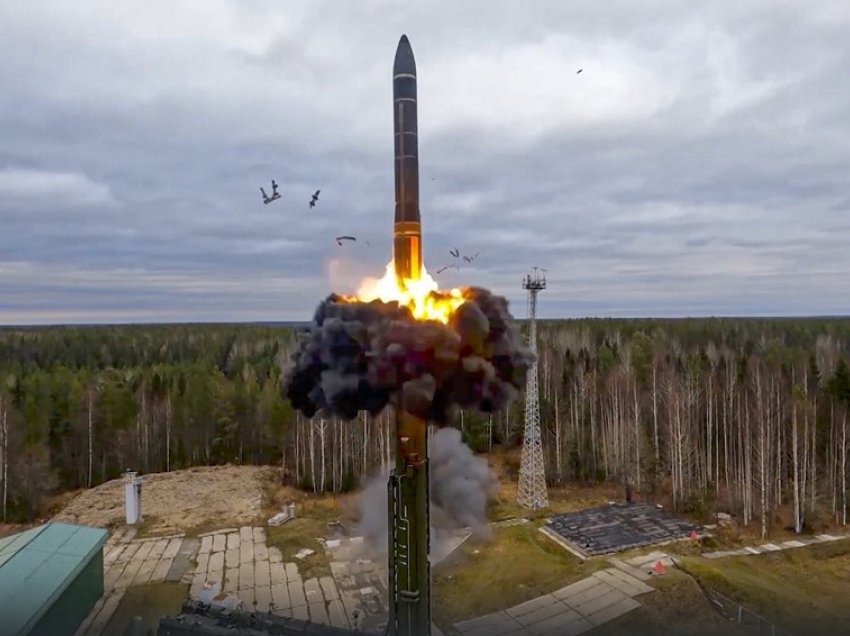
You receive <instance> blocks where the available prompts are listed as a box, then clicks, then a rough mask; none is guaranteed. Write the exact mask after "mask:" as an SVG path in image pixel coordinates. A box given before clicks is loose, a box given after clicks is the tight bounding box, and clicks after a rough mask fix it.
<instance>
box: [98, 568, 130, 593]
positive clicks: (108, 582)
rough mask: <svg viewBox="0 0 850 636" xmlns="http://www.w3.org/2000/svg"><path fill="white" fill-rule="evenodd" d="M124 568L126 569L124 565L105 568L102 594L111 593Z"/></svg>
mask: <svg viewBox="0 0 850 636" xmlns="http://www.w3.org/2000/svg"><path fill="white" fill-rule="evenodd" d="M125 567H127V564H126V563H113V564H112V565H110V566H109V567H108V568H106V571H105V572H104V575H103V589H104V592H106V591H111V590H112V588H114V587H115V584H116V583H117V582H118V579H119V578H120V577H121V573H122V572H124V568H125Z"/></svg>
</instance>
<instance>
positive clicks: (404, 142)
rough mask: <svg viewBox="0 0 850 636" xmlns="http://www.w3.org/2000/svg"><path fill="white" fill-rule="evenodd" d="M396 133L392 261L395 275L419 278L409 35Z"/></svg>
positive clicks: (400, 70)
mask: <svg viewBox="0 0 850 636" xmlns="http://www.w3.org/2000/svg"><path fill="white" fill-rule="evenodd" d="M393 130H394V132H395V221H394V223H393V262H394V263H395V272H396V278H398V279H399V281H404V279H412V280H419V276H420V273H421V270H422V221H421V219H420V217H419V140H418V136H417V125H416V60H415V59H413V49H412V48H411V47H410V41H409V40H408V39H407V36H406V35H402V36H401V39H400V40H399V42H398V47H397V48H396V52H395V61H394V62H393Z"/></svg>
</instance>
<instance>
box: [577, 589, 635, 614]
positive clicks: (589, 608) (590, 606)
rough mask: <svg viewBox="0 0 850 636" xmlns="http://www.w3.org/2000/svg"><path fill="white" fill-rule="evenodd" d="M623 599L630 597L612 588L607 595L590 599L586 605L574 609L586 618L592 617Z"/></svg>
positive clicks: (582, 604)
mask: <svg viewBox="0 0 850 636" xmlns="http://www.w3.org/2000/svg"><path fill="white" fill-rule="evenodd" d="M623 599H629V597H628V596H626V595H625V594H623V593H622V592H621V591H620V590H615V589H613V588H611V589H610V590H609V591H608V592H605V594H602V595H600V596H597V597H595V598H592V599H589V600H587V601H585V602H584V603H581V604H579V605H577V606H573V608H574V609H575V610H577V611H578V612H579V613H580V614H583V615H584V616H590V615H592V614H595V613H596V612H598V611H600V610H602V609H604V608H606V607H609V606H610V605H614V604H616V603H619V602H620V601H622V600H623ZM629 600H632V599H629Z"/></svg>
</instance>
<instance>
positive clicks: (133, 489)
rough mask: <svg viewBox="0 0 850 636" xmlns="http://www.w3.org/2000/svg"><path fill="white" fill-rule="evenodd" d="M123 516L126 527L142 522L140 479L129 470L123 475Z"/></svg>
mask: <svg viewBox="0 0 850 636" xmlns="http://www.w3.org/2000/svg"><path fill="white" fill-rule="evenodd" d="M124 516H125V517H126V519H127V525H128V526H132V525H134V524H137V523H139V521H141V520H142V478H141V477H140V476H139V475H138V474H136V473H135V472H133V471H131V470H128V471H127V472H126V473H124Z"/></svg>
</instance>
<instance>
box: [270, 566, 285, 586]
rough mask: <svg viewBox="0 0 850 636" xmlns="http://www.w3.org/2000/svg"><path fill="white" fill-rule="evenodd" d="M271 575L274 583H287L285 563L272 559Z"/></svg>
mask: <svg viewBox="0 0 850 636" xmlns="http://www.w3.org/2000/svg"><path fill="white" fill-rule="evenodd" d="M269 576H270V578H271V584H272V585H277V584H278V583H286V568H284V567H283V563H280V562H277V563H275V562H273V561H270V562H269Z"/></svg>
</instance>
